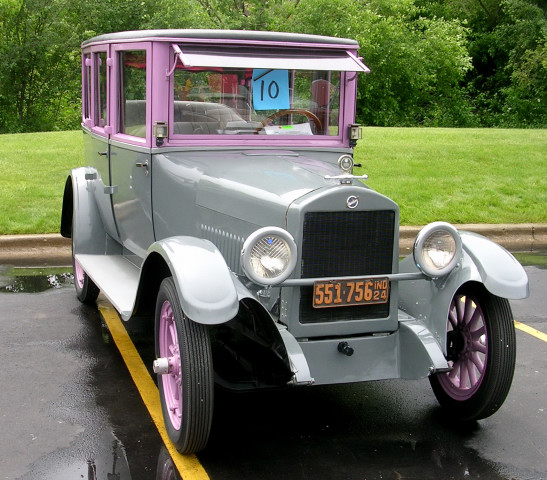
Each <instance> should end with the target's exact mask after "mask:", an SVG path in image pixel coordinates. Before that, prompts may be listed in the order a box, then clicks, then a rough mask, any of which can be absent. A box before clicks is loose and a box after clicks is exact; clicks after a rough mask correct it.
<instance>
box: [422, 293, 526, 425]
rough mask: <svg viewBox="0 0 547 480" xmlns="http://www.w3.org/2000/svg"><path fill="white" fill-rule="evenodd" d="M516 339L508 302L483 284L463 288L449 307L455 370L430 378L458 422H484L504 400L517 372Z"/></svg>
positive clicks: (449, 337)
mask: <svg viewBox="0 0 547 480" xmlns="http://www.w3.org/2000/svg"><path fill="white" fill-rule="evenodd" d="M515 356H516V340H515V327H514V323H513V316H512V313H511V307H510V306H509V302H508V301H507V300H506V299H504V298H500V297H496V296H495V295H492V294H490V293H489V292H488V291H487V290H486V289H485V288H484V287H483V286H482V285H478V284H475V285H471V284H469V285H466V286H464V287H462V288H461V289H460V290H459V291H458V292H456V295H454V298H453V299H452V303H451V305H450V311H449V314H448V322H447V360H448V364H449V366H450V367H451V368H452V370H451V371H450V372H448V373H438V374H436V375H432V376H431V377H429V378H430V382H431V386H432V388H433V392H434V393H435V396H436V397H437V399H438V401H439V403H440V404H441V406H443V407H444V408H445V409H446V411H447V413H448V415H450V416H451V417H452V418H453V419H454V420H479V419H481V418H486V417H489V416H490V415H492V414H493V413H495V412H496V411H497V410H498V409H499V407H500V406H501V405H502V403H503V402H504V400H505V398H506V397H507V394H508V393H509V389H510V387H511V382H512V380H513V373H514V370H515Z"/></svg>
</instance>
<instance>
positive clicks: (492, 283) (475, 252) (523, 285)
mask: <svg viewBox="0 0 547 480" xmlns="http://www.w3.org/2000/svg"><path fill="white" fill-rule="evenodd" d="M460 236H461V238H462V243H463V249H464V252H465V253H467V254H468V255H469V256H470V257H471V259H472V260H473V263H474V264H475V267H476V268H477V272H478V274H479V275H480V278H481V281H482V283H484V286H485V287H486V289H487V290H488V291H489V292H490V293H492V294H494V295H497V296H498V297H503V298H509V299H511V300H517V299H521V298H527V297H528V296H529V295H530V290H529V286H528V276H527V275H526V272H525V271H524V268H522V265H521V264H520V263H519V262H518V260H517V259H516V258H515V257H513V255H511V254H510V253H509V252H508V251H507V250H505V248H503V247H501V246H500V245H498V244H497V243H494V242H492V241H491V240H489V239H488V238H486V237H483V236H482V235H478V234H476V233H472V232H460Z"/></svg>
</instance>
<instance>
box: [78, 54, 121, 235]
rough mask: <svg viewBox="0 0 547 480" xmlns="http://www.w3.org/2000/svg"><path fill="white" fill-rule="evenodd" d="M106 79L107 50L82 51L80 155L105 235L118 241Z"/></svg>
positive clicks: (108, 72) (107, 84)
mask: <svg viewBox="0 0 547 480" xmlns="http://www.w3.org/2000/svg"><path fill="white" fill-rule="evenodd" d="M110 77H111V74H110V68H109V51H108V46H100V47H92V48H90V49H89V50H88V51H86V52H85V53H84V56H83V65H82V94H83V95H82V100H83V122H84V128H83V133H84V151H85V156H86V165H88V166H90V167H92V168H93V169H94V173H93V174H92V176H93V180H94V181H93V182H90V184H89V188H91V189H93V194H94V197H95V202H96V205H97V207H98V210H99V214H100V216H101V219H102V222H103V225H104V228H105V230H106V232H107V233H108V234H109V235H110V236H111V237H112V238H114V239H116V240H118V232H117V228H116V225H115V222H114V216H113V212H112V199H111V196H110V186H111V183H110V165H109V157H110V145H109V138H110V133H111V127H110V116H111V115H110V109H109V104H110V102H109V84H110V80H111V79H110Z"/></svg>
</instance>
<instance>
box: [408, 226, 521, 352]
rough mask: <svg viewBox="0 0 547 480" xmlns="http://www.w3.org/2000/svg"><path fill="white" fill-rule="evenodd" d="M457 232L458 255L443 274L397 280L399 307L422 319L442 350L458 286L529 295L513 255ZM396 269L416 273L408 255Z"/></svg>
mask: <svg viewBox="0 0 547 480" xmlns="http://www.w3.org/2000/svg"><path fill="white" fill-rule="evenodd" d="M460 235H461V238H462V243H463V252H462V258H461V261H460V263H459V264H458V266H457V267H456V268H455V269H454V270H453V271H452V272H451V273H450V274H449V275H448V276H447V277H445V278H441V279H437V280H431V279H423V280H412V281H404V282H399V308H400V309H401V310H403V311H404V312H406V313H408V314H409V315H411V316H412V317H414V318H416V319H418V320H420V321H421V322H423V324H424V325H425V326H426V327H427V328H428V329H429V330H430V331H431V332H432V333H433V336H434V338H435V339H436V341H437V343H438V344H439V345H440V346H441V348H442V350H443V352H444V353H446V323H447V319H448V311H449V309H450V302H451V301H452V298H453V297H454V295H455V293H456V292H457V291H458V289H459V288H460V287H461V286H462V285H464V284H465V283H468V282H478V283H482V284H483V285H484V286H485V288H486V289H487V290H488V291H489V292H490V293H492V294H493V295H496V296H498V297H503V298H510V299H517V298H526V297H527V296H528V295H529V287H528V277H527V275H526V272H525V271H524V269H523V268H522V266H521V265H520V263H518V261H517V260H516V259H515V258H514V257H513V255H511V254H510V253H509V252H508V251H507V250H505V249H504V248H503V247H500V246H499V245H497V244H496V243H494V242H492V241H491V240H489V239H487V238H485V237H483V236H481V235H477V234H474V233H469V232H460ZM399 271H400V272H401V273H410V272H418V267H417V266H416V264H415V263H414V259H413V258H412V255H409V256H408V257H406V258H405V259H404V260H402V261H401V262H400V264H399Z"/></svg>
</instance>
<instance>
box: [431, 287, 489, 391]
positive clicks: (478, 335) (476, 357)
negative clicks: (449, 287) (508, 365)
mask: <svg viewBox="0 0 547 480" xmlns="http://www.w3.org/2000/svg"><path fill="white" fill-rule="evenodd" d="M447 339H448V344H447V359H448V365H449V366H450V367H451V368H452V371H450V372H448V373H445V374H443V375H439V382H440V384H441V386H442V387H443V389H444V391H445V392H446V393H447V394H448V395H449V396H450V397H452V398H454V399H455V400H460V401H463V400H468V399H469V398H471V397H472V396H473V395H474V394H475V393H476V391H477V390H478V388H479V387H480V385H481V383H482V381H483V379H484V374H485V371H486V364H487V362H488V334H487V331H486V320H485V318H484V314H483V311H482V309H481V307H480V305H479V304H478V303H477V301H476V300H475V299H473V298H471V297H469V296H467V295H456V296H455V297H454V299H453V300H452V303H451V304H450V311H449V313H448V328H447Z"/></svg>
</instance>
